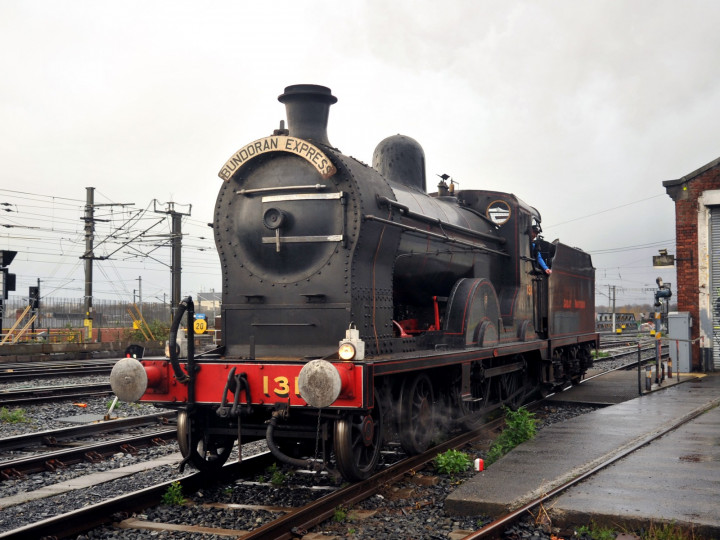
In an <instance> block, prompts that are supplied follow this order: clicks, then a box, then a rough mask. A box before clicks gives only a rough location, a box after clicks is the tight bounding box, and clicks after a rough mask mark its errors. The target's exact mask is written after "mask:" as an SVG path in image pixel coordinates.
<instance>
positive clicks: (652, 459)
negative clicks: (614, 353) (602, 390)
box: [445, 372, 720, 538]
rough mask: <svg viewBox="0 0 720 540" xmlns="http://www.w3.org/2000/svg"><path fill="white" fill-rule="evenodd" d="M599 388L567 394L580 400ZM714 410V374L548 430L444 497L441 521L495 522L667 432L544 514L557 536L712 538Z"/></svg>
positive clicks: (715, 517)
mask: <svg viewBox="0 0 720 540" xmlns="http://www.w3.org/2000/svg"><path fill="white" fill-rule="evenodd" d="M623 373H625V374H627V373H628V372H623ZM626 377H628V375H626ZM601 379H602V378H600V379H595V380H591V381H587V382H586V383H584V384H582V385H580V386H579V387H576V388H577V390H576V389H573V391H575V392H576V393H577V394H578V395H580V394H582V393H583V392H587V393H588V394H589V393H590V392H592V391H594V390H591V389H592V386H593V383H594V384H595V385H599V384H600V383H599V382H595V381H599V380H601ZM583 387H587V388H586V389H583ZM636 390H637V388H636ZM576 401H583V400H582V399H577V400H576ZM588 401H590V399H588ZM719 404H720V373H708V374H702V375H697V376H691V374H681V376H680V383H679V384H678V383H677V381H676V379H673V380H672V381H667V380H666V382H663V385H662V387H661V389H659V390H658V391H654V392H651V393H648V394H645V395H643V396H642V397H636V398H633V399H629V400H628V401H623V402H621V403H617V404H614V405H611V406H607V407H605V408H603V409H598V410H596V411H593V412H590V413H588V414H585V415H582V416H578V417H576V418H573V419H571V420H568V421H566V422H563V423H561V424H557V425H552V426H548V427H546V428H544V429H543V430H542V431H541V432H539V433H538V435H537V436H536V437H535V438H534V439H533V440H531V441H528V442H526V443H523V444H522V445H520V446H518V447H517V448H515V449H514V450H513V451H512V452H510V453H509V454H507V455H506V456H504V457H503V458H502V459H500V460H499V461H497V462H496V463H494V464H493V465H491V466H490V467H488V468H486V469H485V471H483V472H480V473H478V474H477V475H475V476H474V477H473V478H472V479H471V480H469V481H467V482H466V483H464V484H463V485H462V486H460V487H459V488H458V489H457V490H455V491H454V492H453V493H452V494H450V495H449V496H448V498H447V499H446V501H445V509H446V512H447V513H448V514H451V515H477V514H487V515H490V516H492V517H498V516H500V515H502V514H505V513H507V512H509V511H512V510H516V509H518V508H520V507H522V506H523V505H525V504H527V503H529V502H530V501H531V500H533V499H536V498H538V497H540V496H542V495H544V494H546V493H549V492H550V491H551V490H553V489H555V488H557V487H558V486H560V485H562V484H564V483H566V482H568V481H570V480H572V479H573V478H575V477H577V476H578V475H580V474H582V473H585V472H587V471H589V470H591V469H593V468H594V467H596V466H598V465H599V464H600V463H602V462H604V461H606V460H608V459H610V458H612V457H614V456H618V455H620V454H621V453H622V452H623V451H625V450H626V449H629V448H631V447H633V446H635V445H637V444H642V443H643V442H644V441H648V440H649V439H650V438H652V437H653V436H654V435H656V434H658V433H660V432H662V431H663V430H664V429H667V428H669V427H673V426H677V429H673V430H672V431H670V432H669V433H668V434H666V435H664V436H662V437H660V438H659V439H657V440H655V441H653V442H652V443H650V444H647V445H645V446H643V447H642V448H640V449H639V450H638V451H636V452H633V453H632V454H630V455H628V456H627V457H624V458H622V459H619V460H618V461H616V462H615V463H614V464H612V465H610V466H609V467H607V468H606V469H604V470H602V471H600V472H599V473H597V474H596V475H594V476H592V477H590V478H589V479H587V480H584V481H582V482H580V483H579V484H577V485H575V486H573V487H571V488H570V489H569V490H567V491H565V492H563V493H561V494H560V495H558V496H557V497H555V498H554V499H553V500H551V501H549V502H546V503H545V504H544V508H545V510H546V511H547V512H548V514H549V515H550V518H551V519H552V520H553V525H554V526H559V527H565V526H571V525H578V524H589V523H591V522H593V523H595V524H597V525H599V526H613V527H614V528H618V527H623V526H624V527H627V528H635V527H641V526H644V527H647V526H648V525H649V524H655V525H658V524H662V523H674V524H676V525H680V526H684V527H689V528H690V527H691V528H692V530H693V533H694V535H695V537H696V538H718V537H720V504H719V501H720V467H718V462H720V444H718V433H720V408H719V407H718V405H719ZM698 413H700V414H699V415H698V416H697V417H695V418H693V419H692V420H689V421H688V419H689V418H691V417H692V416H694V415H695V414H698ZM686 421H687V423H686ZM532 511H533V513H535V512H536V511H537V508H535V509H533V510H532Z"/></svg>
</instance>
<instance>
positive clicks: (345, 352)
mask: <svg viewBox="0 0 720 540" xmlns="http://www.w3.org/2000/svg"><path fill="white" fill-rule="evenodd" d="M355 352H356V351H355V346H354V345H353V344H352V343H350V342H347V341H346V342H345V343H341V344H340V347H339V348H338V356H339V357H340V360H346V361H347V360H352V359H353V358H355Z"/></svg>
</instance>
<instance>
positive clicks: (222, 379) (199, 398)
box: [141, 361, 363, 408]
mask: <svg viewBox="0 0 720 540" xmlns="http://www.w3.org/2000/svg"><path fill="white" fill-rule="evenodd" d="M168 364H169V363H168V362H154V361H143V365H144V366H145V371H150V370H153V371H160V372H161V374H162V379H161V382H160V384H158V385H154V386H150V385H148V389H147V391H146V392H145V395H144V396H143V397H142V398H141V401H152V402H158V401H159V402H173V403H183V402H187V399H188V398H187V396H188V393H187V385H185V384H179V383H178V382H177V381H176V380H175V377H174V374H173V373H172V370H171V369H170V367H169V365H168ZM303 365H304V364H236V365H235V364H201V365H200V370H199V371H198V372H197V375H196V377H197V378H196V381H195V401H196V402H197V403H218V404H219V403H220V402H221V401H222V398H223V395H222V394H223V391H224V389H225V383H226V382H227V378H228V375H229V373H230V370H231V369H232V368H233V367H234V368H235V373H236V374H240V373H245V374H246V377H247V380H248V383H249V384H250V395H251V397H252V402H253V404H255V405H272V404H274V403H288V400H289V401H290V405H291V406H296V407H307V403H306V402H305V400H304V399H302V397H301V396H300V390H299V388H298V377H299V375H300V370H301V369H302V367H303ZM333 365H334V366H335V368H336V369H337V370H338V373H339V374H340V380H341V381H342V382H341V391H340V395H339V396H338V399H337V400H335V402H334V403H333V404H332V405H331V406H330V407H331V408H332V407H340V408H346V407H353V408H354V407H363V402H362V399H363V376H362V375H363V373H362V372H363V366H361V365H356V364H353V363H352V362H336V363H333ZM183 367H184V366H183ZM148 379H149V378H148ZM163 383H166V384H163ZM168 387H169V389H168ZM241 398H242V399H241V402H243V403H244V402H245V400H246V396H245V392H243V393H242V394H241ZM232 399H233V395H232V394H231V393H229V395H228V397H227V401H229V402H230V403H232Z"/></svg>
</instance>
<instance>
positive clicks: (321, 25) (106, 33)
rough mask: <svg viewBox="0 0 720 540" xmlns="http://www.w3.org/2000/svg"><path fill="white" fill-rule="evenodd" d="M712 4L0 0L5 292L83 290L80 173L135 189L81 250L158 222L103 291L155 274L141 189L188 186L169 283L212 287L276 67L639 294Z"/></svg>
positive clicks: (664, 234)
mask: <svg viewBox="0 0 720 540" xmlns="http://www.w3.org/2000/svg"><path fill="white" fill-rule="evenodd" d="M719 23H720V2H717V1H715V0H712V1H693V0H690V1H682V2H680V1H678V0H676V1H658V0H647V1H638V0H635V1H627V2H621V1H594V2H593V1H584V2H574V1H570V0H567V1H530V2H512V1H505V0H502V1H500V0H498V1H475V2H470V1H465V2H460V1H452V0H447V1H445V2H438V1H437V0H432V1H424V0H412V1H410V0H395V1H391V2H388V1H387V0H383V1H380V0H377V1H376V0H369V1H356V2H352V1H343V2H339V1H334V2H333V1H325V2H321V1H314V0H303V1H302V2H298V1H293V2H289V1H280V0H274V1H272V2H249V1H239V0H235V1H224V2H223V1H213V2H199V1H198V2H189V1H186V2H183V1H178V0H173V1H148V0H143V1H123V2H109V1H99V0H87V1H82V0H73V1H58V0H48V1H33V0H18V1H12V0H0V50H1V51H2V52H1V53H0V73H1V75H2V84H0V164H1V167H2V169H1V174H2V182H1V183H0V203H8V205H5V206H0V210H5V211H0V249H11V250H16V251H18V255H17V257H16V259H15V261H14V262H13V264H12V266H11V269H12V271H13V272H15V273H16V274H17V275H18V287H17V288H18V292H17V294H21V295H26V294H27V286H28V285H34V284H35V283H36V282H37V279H40V280H41V281H42V282H43V283H44V285H43V293H44V294H51V293H52V294H53V295H56V296H57V295H60V296H77V297H81V296H82V294H83V267H82V261H81V260H80V259H79V258H78V257H79V256H80V255H82V253H83V251H84V249H83V248H84V238H83V223H82V221H81V217H82V212H83V204H84V201H85V188H86V187H87V186H92V187H95V188H96V195H95V201H96V203H102V204H110V203H134V205H135V206H134V207H120V206H108V207H102V208H98V211H97V216H98V217H101V218H103V219H108V220H109V221H107V222H99V223H98V237H97V242H100V241H101V240H104V239H105V238H106V237H107V233H109V232H111V231H115V232H116V233H117V235H116V236H117V237H118V239H117V240H116V241H115V242H112V241H111V240H110V239H108V240H106V241H104V242H103V243H102V244H101V245H100V246H99V247H98V248H97V250H96V255H101V256H102V255H109V254H110V253H112V252H113V251H114V250H116V249H117V248H118V247H119V245H118V244H117V243H116V242H117V241H120V239H121V238H125V239H130V238H131V237H132V235H133V234H139V233H140V232H142V231H143V230H145V229H147V228H149V227H151V226H153V225H155V226H154V227H153V228H152V229H150V231H149V232H148V233H147V234H146V235H145V236H143V237H142V239H143V240H144V241H143V243H140V241H139V240H138V241H137V242H136V243H133V244H132V246H135V249H136V250H137V251H135V252H133V251H132V249H133V248H132V247H131V248H126V249H124V250H121V251H119V252H117V253H115V254H113V255H112V256H111V257H110V259H108V260H104V261H97V262H96V263H95V265H94V266H95V279H94V291H95V293H96V294H97V295H98V296H99V297H105V298H120V299H123V300H130V299H131V297H132V294H133V290H134V289H137V288H138V286H139V284H140V282H139V281H138V278H139V277H141V278H142V289H143V296H144V298H145V299H146V300H149V299H153V298H161V297H162V295H163V293H168V294H169V292H170V272H169V269H168V267H167V266H163V264H161V263H166V264H167V263H169V259H170V253H169V249H167V248H165V247H157V246H160V245H162V244H163V243H164V242H166V241H167V238H166V236H165V235H167V233H168V231H169V228H168V225H167V219H166V216H165V215H164V214H158V213H154V212H153V202H152V201H153V200H156V201H158V202H157V203H156V204H155V208H156V209H158V210H164V209H165V208H167V206H166V203H167V202H168V201H172V202H174V203H176V209H177V210H181V211H183V212H187V211H189V208H188V207H186V206H183V205H185V204H192V210H191V216H189V217H188V218H186V219H185V222H184V224H183V228H184V232H185V233H187V236H186V237H185V238H184V243H185V246H186V248H185V249H184V251H183V259H184V262H183V294H192V295H196V294H197V292H198V291H210V290H212V289H215V290H217V291H219V290H220V288H221V281H220V271H219V264H218V261H217V255H216V253H215V251H214V242H213V240H212V234H211V230H210V229H209V228H208V227H207V226H206V224H207V223H208V222H210V221H212V219H213V215H212V214H213V208H214V203H215V198H216V195H217V191H218V188H219V186H220V182H221V180H220V179H219V178H218V177H217V172H218V170H219V169H220V167H221V166H222V165H223V164H224V162H225V161H226V160H227V159H228V158H229V157H230V156H231V155H232V154H233V153H234V152H235V151H236V150H237V149H238V148H240V147H241V146H243V145H245V144H246V143H248V142H250V141H252V140H255V139H257V138H260V137H263V136H266V135H268V134H270V133H271V131H272V130H273V129H275V128H276V127H277V126H278V124H279V121H280V120H281V119H283V118H284V117H285V110H284V106H283V105H281V104H280V103H278V102H277V96H278V95H279V94H281V93H282V92H283V89H284V87H285V86H287V85H290V84H297V83H315V84H323V85H325V86H329V87H330V88H331V89H332V91H333V94H334V95H335V96H337V97H338V103H337V104H335V105H333V107H332V108H331V111H330V121H329V127H328V134H329V139H330V142H331V143H332V144H333V145H334V146H337V147H338V148H340V149H341V150H342V151H343V152H344V153H346V154H349V155H352V156H354V157H356V158H358V159H360V160H361V161H364V162H366V163H370V162H371V161H372V152H373V149H374V147H375V145H376V144H377V143H378V142H379V141H380V140H382V139H383V138H385V137H387V136H388V135H392V134H395V133H402V134H405V135H409V136H411V137H413V138H415V139H416V140H417V141H418V142H420V143H421V144H422V145H423V147H424V149H425V154H426V158H427V171H428V185H429V186H430V185H434V183H435V179H436V176H435V175H436V174H443V173H446V174H449V175H450V176H452V177H453V178H454V179H455V180H456V181H457V182H459V185H460V188H461V189H493V190H500V191H508V192H512V193H515V194H516V195H517V196H519V197H520V198H522V199H523V200H524V201H526V202H527V203H528V204H530V205H532V206H535V207H536V208H537V209H538V210H539V211H540V213H541V214H542V217H543V227H544V234H545V238H546V239H548V240H553V239H555V238H559V239H561V240H562V241H563V242H565V243H567V244H570V245H574V246H579V247H582V248H583V249H585V250H586V251H589V252H590V253H591V254H592V255H593V262H594V265H595V267H596V268H597V273H596V276H597V289H598V296H597V302H598V304H604V303H607V289H608V285H615V286H616V287H617V295H618V303H620V304H623V303H629V302H649V301H650V300H651V299H652V293H651V292H647V291H643V289H646V288H652V287H654V286H655V283H654V281H655V277H656V276H658V275H660V276H662V277H663V278H664V279H665V280H666V281H670V282H673V284H674V282H675V275H674V271H673V270H658V269H653V268H652V261H651V257H652V255H655V254H657V250H658V249H660V248H667V249H668V250H669V251H670V253H674V252H675V229H674V219H675V215H674V205H673V203H672V201H671V199H670V198H669V197H668V196H667V195H666V193H665V190H664V188H663V187H662V181H663V180H668V179H677V178H680V177H682V176H684V175H686V174H688V173H690V172H692V171H694V170H696V169H698V168H699V167H701V166H703V165H705V164H706V163H708V162H710V161H712V160H714V159H716V158H717V157H718V156H719V155H720V146H719V145H718V141H719V140H720V122H719V121H718V118H719V115H718V112H719V108H720V77H719V76H718V71H719V66H720V62H719V61H718V60H719V58H718V57H719V51H720V32H718V24H719ZM145 209H149V212H146V213H140V211H142V210H145ZM7 210H9V211H7ZM133 212H134V213H133ZM164 218H165V221H162V220H163V219H164ZM129 219H134V221H132V222H129V223H128V220H129ZM158 220H160V221H161V222H160V223H157V221H158ZM7 225H13V227H7ZM30 227H36V228H30ZM153 234H156V235H157V236H151V235H153ZM123 235H125V236H123ZM128 235H129V236H128ZM144 253H151V257H146V256H144V255H143V254H144ZM603 295H604V296H603Z"/></svg>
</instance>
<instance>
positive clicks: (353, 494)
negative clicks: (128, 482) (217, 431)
mask: <svg viewBox="0 0 720 540" xmlns="http://www.w3.org/2000/svg"><path fill="white" fill-rule="evenodd" d="M483 429H484V430H487V429H491V427H490V426H483ZM478 431H481V432H482V433H486V431H482V430H478ZM465 436H467V435H465ZM451 444H454V442H453V441H448V442H447V443H445V444H444V445H443V446H440V447H436V448H433V449H432V450H430V451H429V452H428V453H426V454H428V455H427V456H424V457H423V456H417V457H416V458H417V459H418V460H420V461H419V462H414V461H413V462H407V463H406V464H405V465H399V464H398V465H391V466H389V467H387V468H386V469H384V470H383V471H381V472H380V473H379V475H378V476H375V477H373V478H372V479H370V480H368V481H367V482H364V483H363V485H364V486H363V485H360V484H353V485H352V486H348V487H347V488H341V489H336V490H334V491H333V492H332V493H328V494H326V495H324V496H322V497H320V498H319V499H317V500H316V501H312V504H310V505H307V506H308V507H307V508H306V507H305V506H302V507H300V508H292V509H291V508H287V507H284V508H282V509H280V508H277V507H276V508H274V512H275V513H282V514H283V515H282V516H281V517H279V518H278V519H276V520H273V521H271V522H268V523H266V524H262V525H261V526H260V527H255V528H254V529H252V531H250V529H251V528H252V527H248V529H246V530H245V532H244V533H243V534H244V536H243V538H291V537H292V531H294V532H295V533H298V532H301V531H305V530H307V529H309V528H311V527H314V526H315V527H317V526H318V524H320V523H323V521H324V520H327V519H328V517H332V516H333V514H334V513H335V512H336V511H337V509H338V508H350V507H352V506H354V505H356V504H357V503H358V501H361V500H363V499H367V498H368V497H371V496H372V495H373V493H377V492H378V490H379V489H381V488H382V487H383V486H387V485H388V484H390V483H392V482H393V481H395V480H397V479H398V478H399V479H402V478H407V477H408V474H413V473H414V472H416V471H418V470H420V469H421V468H422V467H423V463H427V462H428V461H430V460H432V459H433V458H434V457H435V456H436V455H437V453H438V452H440V451H444V450H442V448H445V447H449V446H446V445H451ZM462 444H467V443H466V442H464V443H462ZM260 456H261V457H258V458H255V457H253V458H246V459H244V460H243V463H242V464H237V463H232V464H230V465H228V467H227V468H224V469H223V473H222V476H223V480H224V482H228V481H233V480H234V479H239V478H249V477H251V475H253V474H257V471H258V469H262V468H265V467H267V466H268V465H269V464H271V463H273V462H274V460H273V459H272V458H271V457H270V456H269V455H267V453H261V454H260ZM178 459H179V458H178ZM238 467H239V468H238ZM408 471H411V472H410V473H408ZM382 475H385V476H382ZM210 480H211V479H209V478H207V477H204V478H203V477H198V475H190V476H188V477H187V478H184V479H181V480H180V481H181V483H182V486H183V492H184V493H192V492H193V491H194V490H197V489H201V490H208V489H210V487H209V486H210ZM174 481H178V480H177V478H175V479H173V480H166V481H164V482H161V483H160V484H158V485H156V486H152V487H148V488H144V489H142V490H136V492H134V494H133V495H129V496H128V498H127V499H126V498H125V496H122V497H120V496H119V497H116V498H115V499H113V500H111V501H106V502H103V503H98V505H93V507H89V508H88V509H83V510H75V511H73V512H70V513H68V514H67V516H66V517H63V516H57V517H54V518H49V519H48V520H43V521H40V522H38V523H37V524H36V525H32V526H31V525H27V526H25V527H23V528H22V529H16V530H14V531H7V532H5V533H3V534H0V538H28V537H42V536H46V535H56V536H57V533H58V531H68V532H67V533H65V532H63V535H65V534H67V535H72V534H77V533H79V532H82V531H85V530H88V528H92V527H91V526H90V525H91V524H95V523H97V525H94V526H99V524H101V523H108V519H110V520H112V521H117V522H119V523H121V525H120V526H122V527H125V528H135V529H146V528H148V527H154V528H157V529H162V528H163V527H166V526H167V527H168V528H171V524H167V525H163V524H162V523H159V524H157V523H156V524H153V525H149V524H148V523H145V522H144V520H143V519H142V518H138V517H127V516H128V515H129V513H132V512H139V511H141V509H144V508H148V507H151V506H153V505H157V504H159V503H160V500H161V499H162V496H163V494H165V493H166V492H167V491H168V489H169V487H170V486H171V484H172V483H173V482H174ZM220 489H222V488H220ZM226 489H230V488H226ZM373 490H374V491H373ZM199 500H200V501H201V502H202V498H201V499H199ZM253 502H259V503H261V506H262V502H263V501H259V500H257V499H253ZM416 504H417V503H416ZM0 505H1V503H0ZM220 506H221V507H222V506H223V505H222V504H220ZM238 506H242V505H237V504H235V505H233V504H230V505H229V506H227V510H233V511H237V510H238V508H237V507H238ZM245 506H248V510H249V511H252V510H251V508H255V509H257V508H260V507H261V506H255V505H245ZM266 506H267V505H266ZM267 508H271V506H267ZM227 510H226V511H227ZM86 512H89V513H86ZM93 513H96V515H95V517H93ZM143 513H146V512H145V511H144V510H143ZM114 514H116V515H114ZM121 514H122V515H121ZM155 520H156V521H157V518H156V519H155ZM36 527H37V528H36ZM191 529H192V527H189V528H188V530H191ZM166 530H167V529H166ZM248 534H249V535H250V536H248ZM289 534H290V535H289ZM148 537H149V536H148Z"/></svg>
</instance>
